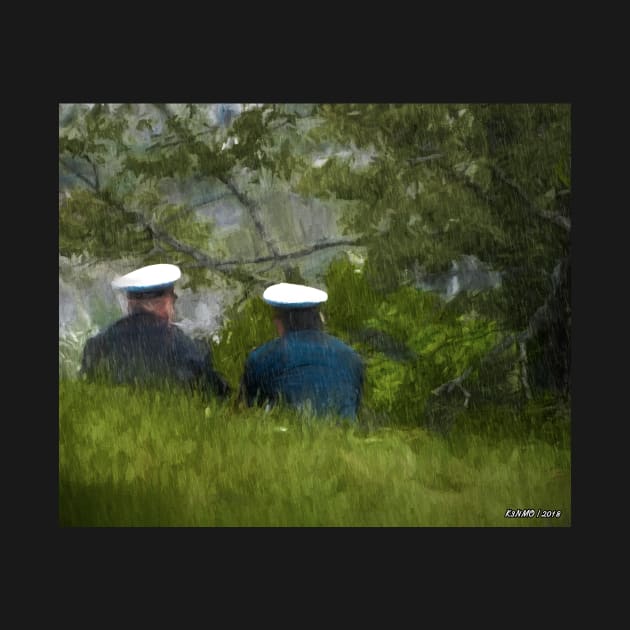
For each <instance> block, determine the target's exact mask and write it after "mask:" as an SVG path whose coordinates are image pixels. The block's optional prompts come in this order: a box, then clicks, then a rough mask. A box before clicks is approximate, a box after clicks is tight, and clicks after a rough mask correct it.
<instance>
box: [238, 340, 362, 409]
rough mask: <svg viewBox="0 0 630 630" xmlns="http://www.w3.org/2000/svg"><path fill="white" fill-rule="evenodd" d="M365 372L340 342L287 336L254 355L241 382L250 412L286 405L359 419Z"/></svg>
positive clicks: (251, 356) (354, 354)
mask: <svg viewBox="0 0 630 630" xmlns="http://www.w3.org/2000/svg"><path fill="white" fill-rule="evenodd" d="M364 374H365V366H364V362H363V360H362V359H361V357H360V356H359V355H358V354H357V353H356V352H355V351H354V350H353V349H352V348H350V347H349V346H347V345H346V344H345V343H343V342H342V341H341V340H339V339H337V338H336V337H333V336H331V335H328V334H326V333H324V332H321V331H318V330H301V331H294V332H289V333H286V334H285V335H284V336H282V337H280V338H278V339H274V340H273V341H270V342H268V343H266V344H264V345H262V346H260V347H258V348H256V349H255V350H253V351H252V352H250V354H249V356H248V357H247V360H246V362H245V370H244V374H243V378H242V382H241V387H242V392H243V395H244V397H245V400H246V401H247V404H248V405H249V406H252V405H254V404H260V405H262V404H266V403H270V404H272V405H274V404H276V403H278V402H279V401H280V400H282V401H283V402H284V403H286V404H288V405H289V406H291V407H295V408H304V407H306V406H310V408H311V409H312V411H314V412H315V413H316V414H318V415H324V414H337V415H339V416H342V417H344V418H348V419H350V420H353V419H355V418H356V415H357V412H358V409H359V405H360V402H361V396H362V393H363V381H364Z"/></svg>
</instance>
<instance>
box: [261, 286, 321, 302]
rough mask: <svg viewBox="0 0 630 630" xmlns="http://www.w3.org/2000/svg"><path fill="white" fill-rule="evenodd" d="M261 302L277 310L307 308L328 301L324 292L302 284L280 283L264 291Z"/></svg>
mask: <svg viewBox="0 0 630 630" xmlns="http://www.w3.org/2000/svg"><path fill="white" fill-rule="evenodd" d="M262 297H263V300H265V302H267V304H270V305H271V306H275V307H277V308H308V307H311V306H317V305H318V304H321V303H322V302H325V301H326V300H327V299H328V294H327V293H326V291H322V290H321V289H315V288H314V287H307V286H305V285H303V284H290V283H288V282H281V283H280V284H274V285H272V286H270V287H268V288H266V289H265V291H264V293H263V296H262Z"/></svg>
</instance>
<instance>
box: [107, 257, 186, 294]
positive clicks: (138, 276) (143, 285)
mask: <svg viewBox="0 0 630 630" xmlns="http://www.w3.org/2000/svg"><path fill="white" fill-rule="evenodd" d="M181 275H182V272H181V270H180V268H179V267H178V266H177V265H166V264H159V265H148V266H147V267H140V269H136V270H135V271H132V272H130V273H128V274H126V275H124V276H119V277H118V278H116V279H115V280H113V281H112V289H121V290H123V291H129V292H132V293H133V292H135V291H137V292H140V291H158V290H160V289H166V288H167V287H169V286H172V285H173V284H175V281H176V280H178V279H179V278H180V276H181Z"/></svg>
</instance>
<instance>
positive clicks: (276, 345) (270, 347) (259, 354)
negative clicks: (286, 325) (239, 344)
mask: <svg viewBox="0 0 630 630" xmlns="http://www.w3.org/2000/svg"><path fill="white" fill-rule="evenodd" d="M279 349H280V339H272V340H271V341H267V342H266V343H263V344H262V345H260V346H258V347H256V348H254V349H253V350H252V351H251V352H250V353H249V354H248V355H247V362H248V363H250V364H251V363H258V362H260V361H264V360H265V359H266V358H268V357H271V356H273V355H275V354H276V353H277V352H278V351H279Z"/></svg>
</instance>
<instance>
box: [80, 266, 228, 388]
mask: <svg viewBox="0 0 630 630" xmlns="http://www.w3.org/2000/svg"><path fill="white" fill-rule="evenodd" d="M180 275H181V271H180V269H179V267H177V266H176V265H166V264H158V265H149V266H147V267H142V268H140V269H136V270H135V271H132V272H131V273H128V274H126V275H124V276H121V277H119V278H116V279H115V280H114V281H113V282H112V288H114V289H115V290H121V291H125V293H126V296H127V304H128V311H129V313H128V315H126V316H125V317H122V318H121V319H119V320H118V321H116V322H114V323H113V324H111V325H110V326H108V327H107V328H105V329H104V330H102V331H101V332H99V333H98V334H97V335H96V336H94V337H92V338H90V339H88V341H87V343H86V344H85V348H84V350H83V359H82V364H81V373H82V374H83V375H84V377H85V378H86V379H87V380H90V381H94V380H98V379H103V380H106V381H108V382H110V383H118V384H121V383H128V384H136V385H142V386H157V387H163V386H164V385H166V384H170V385H176V386H181V387H183V388H184V389H186V390H188V391H189V392H197V393H199V394H201V396H203V397H204V398H206V399H210V398H212V397H214V396H217V397H219V398H226V397H227V396H228V394H229V386H228V384H227V382H226V381H225V380H224V379H223V378H222V377H221V376H220V375H219V374H218V373H217V372H216V371H215V370H214V368H213V366H212V357H211V354H210V347H209V346H208V345H207V344H204V343H203V342H201V341H198V340H193V339H191V338H190V337H188V336H187V335H186V334H185V333H184V332H183V331H182V330H181V329H180V328H178V327H177V326H176V325H175V323H174V317H175V300H177V295H176V293H175V291H174V284H175V281H176V280H177V279H178V278H179V277H180Z"/></svg>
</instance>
